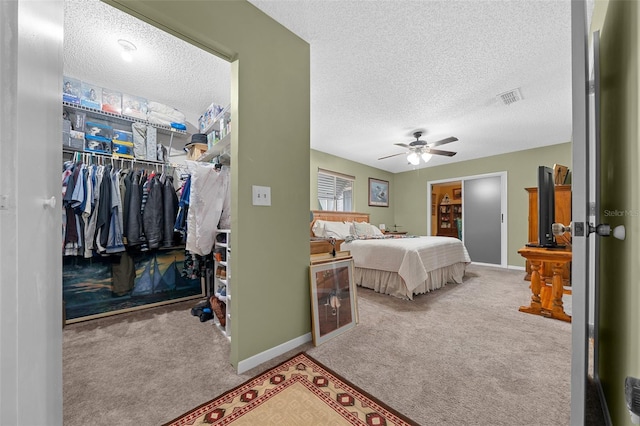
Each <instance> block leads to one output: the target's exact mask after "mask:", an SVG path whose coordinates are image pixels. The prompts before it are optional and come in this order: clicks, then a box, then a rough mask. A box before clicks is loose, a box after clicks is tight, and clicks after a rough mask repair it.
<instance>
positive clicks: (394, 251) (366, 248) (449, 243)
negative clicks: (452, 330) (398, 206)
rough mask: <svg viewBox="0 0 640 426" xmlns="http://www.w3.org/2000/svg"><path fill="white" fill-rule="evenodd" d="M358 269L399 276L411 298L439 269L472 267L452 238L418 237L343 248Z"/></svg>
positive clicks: (463, 249) (349, 244)
mask: <svg viewBox="0 0 640 426" xmlns="http://www.w3.org/2000/svg"><path fill="white" fill-rule="evenodd" d="M341 248H342V250H349V251H350V252H351V255H352V256H353V261H354V266H355V267H356V268H367V269H377V270H382V271H389V272H397V273H398V275H400V276H401V277H402V279H403V280H404V282H405V284H406V286H407V290H408V291H409V292H410V293H409V294H412V293H413V292H414V290H416V288H418V286H420V285H421V284H422V283H423V282H424V281H425V280H426V279H427V276H428V273H429V272H431V271H434V270H436V269H438V268H443V267H446V266H450V265H453V264H455V263H460V262H462V263H469V262H471V258H470V257H469V253H468V252H467V249H466V247H465V246H464V244H462V241H460V240H458V239H457V238H451V237H416V238H387V239H370V240H354V241H351V242H345V243H343V244H342V247H341Z"/></svg>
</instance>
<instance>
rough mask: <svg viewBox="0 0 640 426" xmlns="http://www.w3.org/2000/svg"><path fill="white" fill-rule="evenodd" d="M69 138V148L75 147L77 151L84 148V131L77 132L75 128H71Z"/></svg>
mask: <svg viewBox="0 0 640 426" xmlns="http://www.w3.org/2000/svg"><path fill="white" fill-rule="evenodd" d="M70 136H71V137H70V139H69V147H70V148H71V149H76V150H78V151H82V150H83V149H84V132H78V131H76V130H72V131H71V132H70Z"/></svg>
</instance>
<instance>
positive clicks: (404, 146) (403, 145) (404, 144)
mask: <svg viewBox="0 0 640 426" xmlns="http://www.w3.org/2000/svg"><path fill="white" fill-rule="evenodd" d="M394 145H398V146H401V147H403V148H409V145H407V144H406V143H394Z"/></svg>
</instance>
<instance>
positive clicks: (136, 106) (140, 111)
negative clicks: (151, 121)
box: [122, 93, 148, 120]
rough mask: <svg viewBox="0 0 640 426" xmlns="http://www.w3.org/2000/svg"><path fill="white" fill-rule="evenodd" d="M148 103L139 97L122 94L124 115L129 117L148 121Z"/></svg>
mask: <svg viewBox="0 0 640 426" xmlns="http://www.w3.org/2000/svg"><path fill="white" fill-rule="evenodd" d="M147 105H148V101H147V100H146V99H145V98H141V97H138V96H132V95H127V94H126V93H123V94H122V114H123V115H128V116H129V117H135V118H140V119H142V120H146V119H147Z"/></svg>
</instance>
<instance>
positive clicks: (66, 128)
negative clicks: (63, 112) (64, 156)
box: [62, 120, 71, 146]
mask: <svg viewBox="0 0 640 426" xmlns="http://www.w3.org/2000/svg"><path fill="white" fill-rule="evenodd" d="M70 140H71V121H69V120H62V146H69V145H70Z"/></svg>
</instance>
